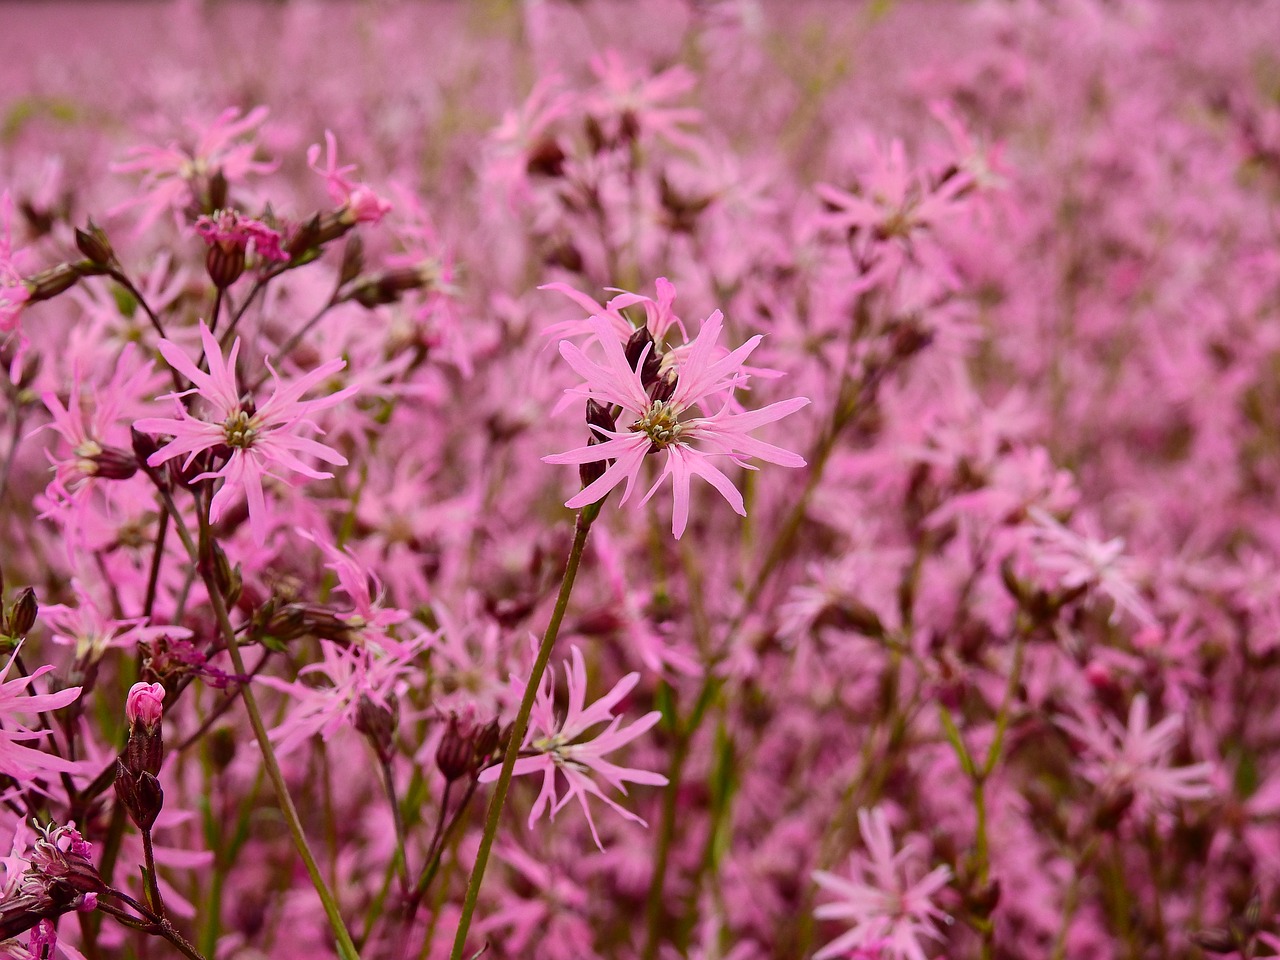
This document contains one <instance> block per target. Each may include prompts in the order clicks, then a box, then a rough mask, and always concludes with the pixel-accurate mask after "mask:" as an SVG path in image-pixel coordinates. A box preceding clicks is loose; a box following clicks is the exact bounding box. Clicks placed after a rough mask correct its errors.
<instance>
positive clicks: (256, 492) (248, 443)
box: [134, 322, 355, 543]
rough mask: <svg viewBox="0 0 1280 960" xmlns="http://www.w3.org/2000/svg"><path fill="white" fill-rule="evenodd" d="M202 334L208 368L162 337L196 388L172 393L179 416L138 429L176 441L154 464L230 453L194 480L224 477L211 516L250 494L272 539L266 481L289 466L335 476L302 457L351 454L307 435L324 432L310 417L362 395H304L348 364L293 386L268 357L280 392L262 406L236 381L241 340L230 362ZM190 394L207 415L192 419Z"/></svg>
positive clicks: (327, 366)
mask: <svg viewBox="0 0 1280 960" xmlns="http://www.w3.org/2000/svg"><path fill="white" fill-rule="evenodd" d="M200 337H201V340H202V341H203V342H204V354H205V358H206V359H207V360H208V362H209V372H208V373H205V372H204V371H203V370H201V369H200V368H199V367H197V366H196V365H195V364H194V363H192V362H191V360H190V359H189V358H188V357H187V355H186V354H185V353H184V352H183V351H182V350H181V349H180V348H179V347H178V346H177V345H176V344H174V343H172V342H170V341H168V340H161V341H160V344H159V347H160V353H161V354H162V355H163V356H164V358H165V359H166V360H167V361H169V365H170V366H172V367H173V368H174V369H175V370H177V371H178V372H179V373H180V374H182V375H183V376H184V377H186V378H187V379H188V380H189V381H191V383H193V384H194V385H195V387H194V389H192V390H188V391H186V392H184V393H182V394H170V396H171V397H172V398H173V400H174V406H175V407H176V408H177V412H178V415H179V419H176V420H175V419H170V418H162V417H148V418H145V419H142V420H139V421H138V422H137V423H136V424H134V426H136V427H137V429H139V430H141V431H142V432H144V433H156V434H165V435H168V436H171V437H172V438H173V439H172V440H170V441H169V442H168V443H167V444H165V445H164V446H163V447H161V448H160V449H159V450H157V451H156V452H155V453H153V454H152V455H151V456H150V457H149V458H148V459H147V463H148V464H149V465H150V466H153V467H158V466H160V464H162V463H165V462H167V461H169V460H172V459H173V458H174V457H178V456H182V455H184V454H185V455H186V458H187V459H186V461H185V464H184V466H190V465H191V463H192V461H193V460H195V458H196V455H197V454H199V453H201V452H202V451H204V450H215V451H217V452H219V453H224V455H226V457H227V460H226V462H225V463H224V464H223V465H222V466H221V467H220V468H219V469H217V470H210V471H206V472H205V473H202V474H200V475H199V476H198V477H196V478H195V479H197V480H209V479H215V478H219V477H220V478H222V479H223V481H224V482H223V484H222V486H221V488H220V489H219V490H218V492H217V493H216V494H214V497H213V502H212V504H211V505H210V510H209V516H210V519H211V520H214V521H216V520H217V519H218V518H219V517H220V516H221V514H222V511H223V510H225V509H226V507H227V506H228V505H229V504H230V503H231V500H232V498H233V497H234V496H235V495H236V494H237V493H238V492H241V491H243V492H244V495H245V498H246V499H247V500H248V504H249V523H250V526H251V527H252V528H253V531H254V536H255V538H256V539H257V541H258V542H259V543H261V542H263V541H264V540H265V539H266V528H267V523H266V520H267V518H266V498H265V496H264V494H263V489H262V478H263V477H264V476H267V477H276V476H277V474H276V473H275V471H278V470H282V469H283V470H286V471H289V472H293V473H300V474H302V475H303V476H304V477H310V478H312V479H313V480H320V479H324V478H327V477H331V476H333V474H331V473H325V472H323V471H320V470H316V469H315V468H314V467H311V466H309V465H308V464H307V463H305V462H304V461H303V460H302V459H301V457H303V456H311V457H315V458H316V459H317V460H323V461H324V462H325V463H331V464H334V465H336V466H344V465H345V464H346V462H347V459H346V457H344V456H342V454H340V453H338V452H337V451H336V450H334V449H332V448H331V447H327V446H325V445H324V444H322V443H320V442H319V441H316V440H312V439H310V438H308V437H304V436H301V435H300V434H301V433H303V432H310V431H315V430H318V429H319V428H318V427H317V426H316V425H315V423H314V422H313V421H312V420H311V419H310V417H311V415H312V414H313V413H315V412H317V411H320V410H325V409H327V408H329V407H332V406H334V405H335V404H338V403H341V402H342V401H343V400H345V399H347V398H348V397H349V396H351V395H352V394H353V393H354V392H355V388H354V387H347V388H345V389H343V390H338V391H336V392H335V393H331V394H329V395H327V396H324V397H320V398H318V399H315V400H303V399H302V396H303V394H305V393H307V392H308V391H309V390H311V389H312V388H313V387H315V386H317V385H319V384H321V383H323V382H324V381H325V380H326V379H328V378H329V377H330V376H332V375H333V374H335V373H337V372H338V371H339V370H341V369H343V368H344V367H345V366H346V365H347V363H346V361H345V360H330V361H328V362H327V363H322V364H321V365H320V366H318V367H316V368H315V369H314V370H312V371H311V372H310V373H307V374H306V375H304V376H302V377H301V378H299V379H298V380H295V381H293V382H292V383H289V384H285V383H283V382H281V380H280V377H279V375H277V373H276V371H275V369H274V368H272V367H271V366H270V362H269V361H268V368H269V369H270V370H271V376H272V378H273V379H274V380H275V390H274V391H273V392H272V394H271V396H270V397H269V398H268V399H267V401H266V402H265V403H264V404H262V406H260V407H257V406H255V405H254V404H253V403H252V402H247V401H245V400H243V399H242V398H241V395H240V388H239V386H238V385H237V383H236V357H237V355H238V354H239V352H240V340H239V338H237V339H236V341H235V343H234V344H232V346H231V353H230V354H229V355H228V356H227V358H226V359H225V360H224V359H223V356H222V349H221V348H220V347H219V346H218V341H217V339H215V337H214V336H213V334H212V333H210V332H209V328H208V327H207V326H205V324H204V323H203V322H202V323H201V324H200ZM191 393H198V394H199V395H200V397H201V398H202V399H203V400H204V401H205V403H206V405H207V407H208V412H207V417H208V419H201V418H197V417H193V416H192V415H191V414H190V412H188V410H187V408H186V407H184V406H183V405H182V402H181V400H180V399H179V398H180V397H183V396H187V395H188V394H191Z"/></svg>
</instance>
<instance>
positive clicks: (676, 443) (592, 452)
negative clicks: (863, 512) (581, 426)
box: [543, 310, 809, 539]
mask: <svg viewBox="0 0 1280 960" xmlns="http://www.w3.org/2000/svg"><path fill="white" fill-rule="evenodd" d="M589 323H590V326H591V330H592V332H593V333H594V334H595V337H596V339H597V340H598V341H599V343H600V345H601V347H602V348H603V351H604V363H603V364H601V363H597V362H596V361H595V360H592V359H591V358H589V357H588V356H587V355H586V354H585V353H583V352H582V350H581V349H580V348H578V347H577V346H575V345H574V344H572V343H570V342H569V341H567V340H562V341H561V342H560V355H561V356H562V357H564V358H565V360H567V361H568V363H569V366H571V367H573V369H574V370H575V371H576V372H577V373H578V374H580V375H581V376H582V377H583V378H584V379H585V380H586V381H587V382H586V385H585V387H578V388H575V389H574V390H571V391H569V392H571V393H577V394H582V395H585V396H588V397H590V398H592V399H594V400H596V401H598V402H599V403H601V404H604V405H606V406H615V407H620V408H621V410H622V413H621V415H620V416H619V418H618V425H619V427H621V429H619V430H606V429H604V428H602V427H595V428H594V429H595V430H596V432H597V433H598V434H599V436H600V438H601V440H600V442H598V443H592V444H589V445H587V446H585V447H578V448H577V449H575V450H568V451H566V452H565V453H558V454H554V455H553V456H549V457H543V460H545V461H546V462H547V463H576V464H582V463H593V462H596V461H602V460H604V461H612V462H611V463H610V465H609V467H608V468H607V469H606V470H605V471H604V473H603V474H602V475H601V476H600V477H599V479H597V480H595V481H594V482H592V483H590V484H588V485H587V486H586V487H585V488H584V489H583V490H582V491H581V492H580V493H579V494H577V495H576V496H574V497H572V498H571V499H570V500H569V501H568V502H567V503H566V504H565V506H567V507H569V508H570V509H574V510H576V509H578V508H579V507H584V506H586V505H587V504H589V503H595V502H596V501H597V500H601V499H603V498H604V497H605V495H606V494H608V493H609V491H610V490H612V489H613V488H614V487H616V486H618V484H620V483H622V482H623V481H624V480H625V481H626V483H627V487H626V490H625V491H624V493H623V495H622V500H621V501H620V504H622V503H626V502H627V501H628V500H629V499H630V498H631V493H632V486H633V485H634V483H635V480H636V477H638V476H639V474H640V470H641V466H642V464H643V462H644V458H645V457H646V456H648V455H649V454H650V453H657V452H659V451H661V452H664V453H665V454H666V463H665V465H664V466H663V470H662V474H661V476H659V477H658V479H657V481H656V482H655V483H654V485H653V486H652V487H651V488H650V490H649V492H648V493H646V494H645V495H644V498H643V500H642V501H641V502H642V503H645V502H647V501H648V500H649V498H650V497H652V496H653V495H654V493H656V492H657V490H658V488H659V487H660V486H661V485H662V483H663V481H665V480H666V479H667V477H670V478H671V482H672V487H673V492H674V495H675V506H674V509H673V511H672V516H671V532H672V534H673V535H674V536H675V537H676V539H679V538H680V535H681V534H682V533H684V530H685V527H686V526H687V524H688V522H689V484H690V481H691V478H693V477H694V476H699V477H702V478H703V479H704V480H706V481H707V482H708V483H710V484H711V485H712V486H713V487H715V488H716V490H718V491H719V492H720V495H721V496H723V497H724V498H725V500H727V501H728V503H729V506H731V507H732V508H733V509H734V511H735V512H737V513H738V514H739V515H741V516H744V517H745V516H746V515H747V511H746V508H745V506H744V505H743V501H742V494H741V493H739V492H738V489H737V488H736V487H735V486H734V485H733V481H731V480H730V479H729V478H728V477H727V476H725V474H724V473H723V472H722V471H721V470H720V468H719V467H717V466H716V465H715V463H713V462H712V458H713V457H716V456H725V457H729V458H730V459H731V460H732V461H733V462H734V463H737V464H738V465H739V466H743V467H746V468H747V469H754V468H753V467H751V466H750V465H749V464H747V463H746V462H745V461H746V460H747V459H748V458H750V457H755V458H757V459H760V460H765V461H768V462H769V463H777V464H781V465H782V466H784V467H803V466H804V463H805V462H804V458H803V457H801V456H799V455H798V454H795V453H792V452H791V451H789V450H784V449H782V448H781V447H777V446H774V445H773V444H771V443H766V442H765V441H763V440H758V439H756V438H755V437H752V436H751V435H750V431H752V430H754V429H756V428H757V427H762V426H764V425H765V424H768V423H773V422H774V421H775V420H781V419H782V418H783V417H785V416H788V415H789V414H792V413H795V412H796V411H797V410H799V409H801V408H802V407H804V406H806V405H808V403H809V400H808V398H806V397H793V398H792V399H790V400H781V401H779V402H777V403H771V404H769V405H768V406H765V407H761V408H760V409H758V410H748V411H745V412H734V410H733V406H732V394H733V390H734V388H735V387H736V386H737V385H739V384H740V383H741V382H742V381H744V380H745V379H746V377H747V375H746V373H745V372H744V371H743V364H744V363H745V362H746V360H747V358H748V357H749V356H750V355H751V352H752V351H753V350H755V348H756V347H757V346H758V345H759V344H760V340H761V339H762V338H761V337H760V336H759V335H757V336H754V337H752V338H751V339H750V340H748V341H747V342H746V343H744V344H743V345H742V346H740V347H738V349H736V350H734V351H733V352H731V353H729V354H727V355H720V353H719V352H718V350H717V347H716V341H717V340H718V339H719V337H720V330H721V327H722V325H723V317H722V315H721V313H720V311H719V310H717V311H715V312H714V313H713V314H711V316H709V317H708V318H707V320H706V322H705V323H703V325H702V329H701V330H700V331H699V332H698V335H697V337H695V338H694V339H693V340H692V341H691V342H690V343H689V344H687V345H686V346H685V347H684V348H682V349H681V351H680V353H681V362H680V363H679V365H678V366H677V367H676V370H675V372H676V378H677V379H676V385H675V389H674V390H673V391H671V392H670V394H669V396H668V397H667V398H666V399H654V398H653V397H651V396H650V392H649V390H646V388H645V385H644V383H643V382H642V381H641V378H640V374H639V373H637V370H641V369H643V367H644V358H645V357H646V356H647V355H648V350H649V349H651V348H650V347H646V348H645V353H644V354H643V355H642V356H641V358H640V361H639V362H637V363H636V365H635V368H634V369H633V368H632V366H631V364H630V363H628V362H627V357H626V352H625V350H624V347H623V343H622V340H621V338H620V337H619V334H618V331H617V329H616V328H615V327H614V325H613V324H611V323H609V322H608V321H607V320H605V319H603V318H601V317H598V316H596V317H592V318H591V320H590V321H589ZM650 389H652V388H650ZM711 402H717V403H718V404H719V406H718V409H717V410H716V412H715V413H713V414H711V415H710V416H696V415H691V414H693V412H694V410H695V408H702V407H704V406H706V405H708V404H709V403H711Z"/></svg>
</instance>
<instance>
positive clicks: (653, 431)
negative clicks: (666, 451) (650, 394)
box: [631, 400, 684, 447]
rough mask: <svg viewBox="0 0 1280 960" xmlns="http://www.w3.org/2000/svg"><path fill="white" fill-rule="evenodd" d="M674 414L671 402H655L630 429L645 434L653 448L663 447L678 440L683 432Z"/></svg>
mask: <svg viewBox="0 0 1280 960" xmlns="http://www.w3.org/2000/svg"><path fill="white" fill-rule="evenodd" d="M676 414H677V411H676V409H675V405H674V404H672V403H671V401H669V400H655V401H654V402H653V404H652V405H651V406H650V407H649V409H648V410H646V411H645V414H644V416H643V417H641V418H640V419H639V420H637V421H636V422H635V423H633V424H632V425H631V429H632V430H633V431H635V432H637V433H643V434H645V435H646V436H647V437H648V438H649V439H650V440H652V441H653V444H654V446H655V447H665V446H667V445H668V444H671V443H675V442H676V441H677V440H679V439H680V434H681V433H682V432H683V430H684V427H682V426H681V425H680V420H679V419H678V417H677V416H676Z"/></svg>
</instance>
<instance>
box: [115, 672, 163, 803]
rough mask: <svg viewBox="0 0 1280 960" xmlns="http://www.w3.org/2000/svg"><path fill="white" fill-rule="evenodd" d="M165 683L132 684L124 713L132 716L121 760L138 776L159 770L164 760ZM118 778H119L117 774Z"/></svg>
mask: <svg viewBox="0 0 1280 960" xmlns="http://www.w3.org/2000/svg"><path fill="white" fill-rule="evenodd" d="M163 701H164V687H163V686H161V685H160V684H158V683H141V682H140V683H135V684H134V685H133V686H132V687H130V688H129V696H128V697H127V699H126V700H125V708H124V713H125V716H126V717H127V718H128V720H129V739H128V740H127V741H125V745H124V754H123V755H122V757H121V763H122V765H123V768H124V770H125V772H126V773H128V774H129V775H130V776H132V777H134V778H135V779H136V778H137V777H138V776H140V775H141V774H143V773H148V774H151V775H152V776H153V777H154V776H155V775H157V774H159V773H160V764H161V762H162V761H163V760H164V738H163V735H162V733H161V729H160V718H161V716H162V715H163V713H164V707H163ZM117 779H118V778H117Z"/></svg>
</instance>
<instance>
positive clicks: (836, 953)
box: [813, 807, 951, 960]
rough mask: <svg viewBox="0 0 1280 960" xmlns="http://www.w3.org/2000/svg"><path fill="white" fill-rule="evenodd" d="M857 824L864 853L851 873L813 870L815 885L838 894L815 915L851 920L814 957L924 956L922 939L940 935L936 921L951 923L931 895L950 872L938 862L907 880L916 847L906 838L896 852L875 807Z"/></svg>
mask: <svg viewBox="0 0 1280 960" xmlns="http://www.w3.org/2000/svg"><path fill="white" fill-rule="evenodd" d="M858 826H859V828H860V829H861V831H862V840H863V842H864V843H865V844H866V845H867V852H866V854H865V855H857V854H855V855H854V857H853V858H852V859H851V860H850V862H849V870H850V873H851V875H852V876H851V878H846V877H842V876H838V875H837V874H834V873H828V872H827V871H825V870H818V871H815V872H814V874H813V879H814V880H815V881H816V882H817V884H818V886H820V887H822V889H824V890H826V891H827V892H828V893H831V894H834V895H835V896H836V897H838V898H839V899H837V900H836V901H835V902H834V903H826V904H823V905H822V906H820V907H818V908H817V910H815V911H814V915H815V916H817V917H818V918H819V919H834V920H844V921H847V922H850V923H852V924H853V926H852V928H851V929H849V930H848V931H846V932H845V933H843V934H842V935H840V936H839V937H837V938H836V939H834V940H832V941H831V942H830V943H828V944H827V945H826V946H825V947H823V948H822V949H821V950H819V951H818V952H817V953H816V954H814V960H827V958H829V957H842V956H843V957H847V956H850V955H852V956H855V957H861V956H867V955H868V953H870V955H871V956H875V957H882V956H883V957H888V958H892V960H925V954H924V948H923V947H922V946H921V944H920V938H921V937H929V938H932V939H934V940H941V939H942V937H941V935H940V934H939V932H938V926H937V921H939V920H941V921H944V922H950V918H949V917H948V916H947V915H946V914H945V913H943V912H942V911H941V910H940V909H938V907H937V906H936V905H935V904H934V902H933V897H934V896H935V895H936V894H937V893H938V891H939V890H941V889H942V888H943V887H945V886H946V885H947V881H948V880H950V879H951V871H950V870H949V869H948V868H946V867H936V868H935V869H933V870H931V871H930V872H929V873H927V874H925V876H923V877H921V878H920V879H918V880H912V879H910V876H911V873H912V871H911V870H909V869H908V868H907V867H908V864H909V862H910V861H911V860H912V859H914V858H915V855H916V854H915V847H914V845H913V844H912V843H910V842H908V843H905V844H903V846H902V849H901V850H899V851H897V852H896V853H895V852H894V849H893V837H892V835H891V834H890V833H889V824H888V821H887V820H886V819H885V815H884V811H883V810H882V809H881V808H879V807H876V808H875V809H873V810H859V811H858ZM871 951H875V952H871Z"/></svg>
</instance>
